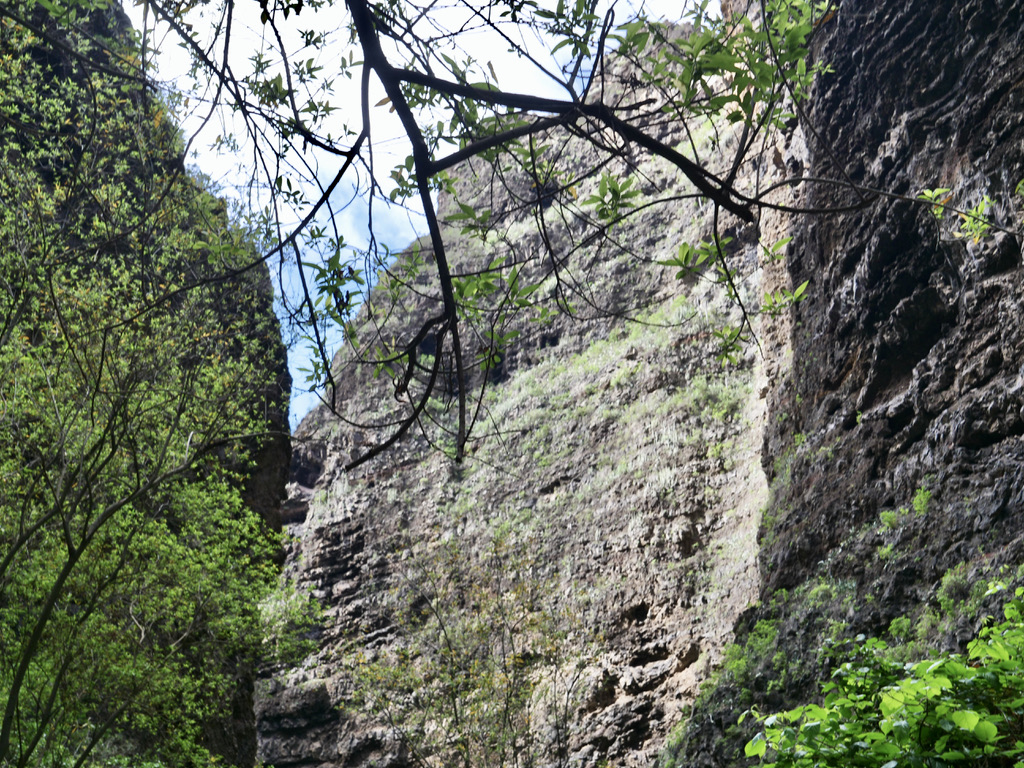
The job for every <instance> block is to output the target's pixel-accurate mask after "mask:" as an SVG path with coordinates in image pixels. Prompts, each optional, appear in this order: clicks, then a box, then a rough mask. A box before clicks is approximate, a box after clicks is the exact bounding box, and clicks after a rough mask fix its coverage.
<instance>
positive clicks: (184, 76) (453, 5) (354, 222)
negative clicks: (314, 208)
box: [125, 0, 717, 429]
mask: <svg viewBox="0 0 1024 768" xmlns="http://www.w3.org/2000/svg"><path fill="white" fill-rule="evenodd" d="M569 1H570V2H571V0H569ZM336 2H337V3H338V5H340V4H341V0H336ZM471 3H472V4H473V5H477V6H480V5H481V4H480V3H479V2H474V1H473V0H471ZM216 5H217V4H215V3H211V4H209V5H207V4H206V3H193V6H195V7H196V8H197V10H195V11H193V13H192V15H191V16H189V17H187V18H188V20H189V21H190V22H191V23H192V25H193V28H194V31H195V33H196V34H197V35H198V38H199V39H204V38H205V37H207V36H209V33H210V29H211V26H212V23H213V21H212V20H211V19H209V18H207V17H206V16H205V13H207V12H208V11H207V10H206V9H208V8H212V7H214V6H216ZM442 5H445V6H447V9H444V8H442ZM484 5H486V4H484ZM551 5H552V7H554V2H552V3H551ZM611 5H613V3H611V2H609V1H608V0H599V6H598V13H599V14H600V15H602V16H603V15H604V14H605V12H606V11H607V10H608V8H609V7H610V6H611ZM614 5H615V13H616V22H619V23H621V22H622V21H624V20H627V19H628V18H629V17H630V16H631V15H632V14H633V13H634V12H635V11H636V9H637V8H638V7H640V6H641V5H642V7H643V10H644V11H645V12H646V13H647V14H648V16H650V17H652V18H656V19H663V20H670V21H675V20H678V18H679V16H680V14H681V9H682V7H683V3H682V2H680V0H645V2H642V3H641V2H639V0H617V2H616V3H614ZM715 5H716V6H717V0H716V2H715ZM465 6H466V3H465V2H464V0H450V2H447V3H436V4H434V6H433V7H432V11H431V15H430V17H428V18H427V19H425V20H424V23H425V24H428V25H435V26H443V27H446V28H449V29H451V28H454V27H455V26H456V25H460V24H461V21H462V20H463V18H464V17H465V14H466V12H465V10H464V8H465ZM460 7H461V10H460ZM125 10H126V11H127V12H128V15H129V17H130V18H131V20H132V23H133V24H134V26H135V28H136V29H144V28H145V29H148V30H150V32H149V33H148V36H147V39H148V42H149V46H150V47H151V48H152V49H154V50H155V54H154V56H153V59H154V63H155V67H156V76H157V79H158V80H159V81H161V82H162V83H163V84H164V86H165V87H166V89H167V90H168V91H169V92H170V91H178V92H180V93H182V94H188V96H187V99H186V98H183V99H182V100H181V101H180V102H179V104H180V106H179V108H178V117H179V120H180V121H181V123H182V128H183V132H184V135H185V137H186V139H187V140H190V142H191V143H190V145H189V148H190V154H191V157H190V158H189V159H188V162H189V164H190V165H191V166H193V167H195V168H197V169H198V170H200V171H201V172H202V173H203V174H205V175H206V176H208V177H209V178H211V179H212V180H213V181H214V182H215V183H216V184H217V185H218V186H219V191H220V194H222V195H223V196H225V197H227V198H229V199H234V200H236V201H238V202H239V203H240V204H241V205H242V207H243V208H244V207H245V206H252V205H265V204H267V202H268V201H269V199H270V196H269V195H268V194H265V193H264V194H262V195H261V194H260V193H259V192H258V191H257V192H256V193H255V196H253V195H252V194H247V193H246V192H244V191H239V187H241V186H244V183H245V181H246V179H248V178H250V176H251V171H247V170H246V168H247V167H248V166H251V165H252V161H253V158H254V146H253V145H252V144H251V143H247V142H244V141H243V142H239V146H238V148H237V150H236V151H225V148H224V146H223V144H221V145H220V146H219V147H218V146H217V139H218V138H219V137H224V136H227V135H228V134H231V133H236V134H241V133H242V131H240V126H239V125H238V124H237V123H236V122H233V120H232V116H231V114H230V113H229V112H228V111H227V110H224V109H220V110H215V111H212V112H211V111H210V110H209V109H206V108H205V105H204V99H203V98H202V94H201V93H197V92H196V91H195V90H194V83H193V81H192V79H191V78H190V77H189V75H188V70H189V66H190V60H189V57H188V54H187V53H185V51H184V50H183V49H182V48H181V47H179V45H178V44H177V38H176V37H175V36H174V35H173V33H171V34H167V33H166V31H165V30H161V29H160V28H159V27H156V28H154V24H153V15H152V14H151V13H150V12H149V11H148V9H147V7H146V5H145V3H144V1H143V0H139V1H138V2H137V3H136V4H134V5H128V6H127V7H126V8H125ZM326 11H327V12H329V13H326V14H325V11H321V12H320V13H321V14H325V17H326V18H331V19H332V21H333V23H335V24H337V22H338V20H339V19H343V18H344V17H343V15H342V14H340V13H339V12H338V9H337V8H336V7H335V8H331V7H329V6H328V7H327V9H326ZM259 12H260V6H259V4H258V2H257V0H243V2H241V3H236V5H235V18H234V23H233V25H232V50H233V51H234V55H233V56H232V58H231V61H230V63H231V66H232V68H233V70H234V72H235V74H236V75H238V76H241V75H242V74H244V73H246V72H248V71H251V68H252V63H251V58H252V57H253V56H254V54H256V53H257V52H258V51H261V50H262V51H267V56H268V58H273V56H272V54H273V46H272V45H271V43H273V42H274V41H273V40H267V39H266V36H267V35H268V30H267V29H266V28H264V26H263V25H262V24H261V23H260V19H259ZM291 19H292V20H293V21H294V22H295V23H294V25H290V24H288V22H283V23H282V24H281V25H280V28H281V30H282V34H283V35H292V36H293V39H291V40H288V39H285V40H284V42H285V46H286V48H288V49H290V50H293V51H299V50H300V49H302V44H301V41H300V40H299V39H298V30H299V29H303V28H309V27H311V26H315V24H316V22H317V21H318V19H313V20H311V18H310V13H309V12H307V13H305V14H300V15H299V16H298V17H296V16H294V15H293V16H291ZM311 22H312V23H311ZM459 41H460V44H461V46H462V48H463V50H464V51H465V52H466V53H467V54H468V55H470V56H472V57H473V58H475V59H477V60H478V61H479V62H481V66H483V63H484V62H486V63H487V67H488V69H489V71H490V72H491V73H492V74H494V75H496V76H497V81H498V84H499V85H500V86H501V87H503V88H505V89H507V90H511V91H518V92H523V93H531V94H535V95H551V96H555V97H557V96H559V95H560V92H559V89H558V86H557V85H556V84H555V83H554V82H553V81H552V80H551V79H549V78H548V77H546V76H544V75H543V73H541V72H539V71H537V70H535V69H531V68H530V67H527V66H524V64H523V62H522V61H521V60H519V59H518V58H517V57H515V56H514V55H513V54H511V53H508V52H507V50H508V45H507V44H505V43H504V42H503V41H501V40H496V39H495V38H494V36H493V35H490V36H489V35H483V34H478V33H475V34H464V35H462V36H461V37H460V38H459ZM521 42H522V44H524V45H525V46H528V47H529V50H530V52H531V54H533V55H534V56H535V57H536V58H538V59H541V58H543V57H545V56H547V58H548V61H551V57H550V54H549V53H548V49H549V48H550V46H551V43H550V41H548V40H543V39H539V38H537V39H530V38H522V39H521ZM347 54H348V48H347V46H345V45H344V44H342V43H331V44H329V45H328V46H327V47H326V48H325V49H323V50H320V51H319V52H317V51H314V50H311V49H306V50H305V51H303V52H302V55H301V57H298V58H300V60H304V59H305V58H306V57H307V56H308V57H309V58H310V60H311V62H312V64H313V65H314V66H323V67H324V69H323V70H321V74H323V75H328V74H329V69H328V67H331V66H334V67H336V66H337V64H336V63H337V61H339V59H340V58H341V57H345V56H347ZM451 54H452V55H453V57H454V58H456V59H458V60H460V61H461V60H462V59H461V57H460V56H458V55H456V54H455V50H454V48H453V49H452V50H451ZM356 58H358V56H357V57H356ZM294 60H295V59H294V58H293V62H294ZM550 68H551V69H557V64H552V65H550ZM334 80H335V95H334V97H333V98H332V102H333V103H334V104H337V105H345V104H351V105H352V109H351V110H347V109H345V108H344V107H342V108H341V109H339V112H340V114H339V115H338V116H337V122H338V124H339V125H340V124H341V123H342V122H345V121H350V122H352V123H353V124H356V123H358V120H359V115H358V112H357V111H356V110H358V104H359V98H358V77H354V78H352V79H351V80H347V79H346V78H343V77H335V78H334ZM377 89H378V91H379V92H378V93H376V94H374V95H373V97H372V103H376V102H377V101H380V100H381V99H382V98H383V91H380V89H379V86H377ZM561 95H564V91H563V92H562V93H561ZM372 113H373V115H372V120H373V138H374V142H373V143H374V152H375V162H376V167H378V168H385V169H390V168H392V167H393V166H394V165H395V164H396V163H398V162H400V161H401V160H403V159H404V158H405V156H406V155H407V154H408V147H407V145H406V143H405V142H404V140H402V139H400V138H397V137H400V136H401V135H402V132H401V125H400V124H399V123H398V121H397V118H396V117H395V116H394V115H393V114H392V113H390V110H389V109H388V108H387V105H379V106H378V107H376V108H375V109H374V110H372ZM333 118H334V116H333V115H332V120H333ZM303 158H304V159H305V160H306V161H307V162H308V163H309V164H310V168H311V169H312V170H313V171H314V172H315V173H316V174H317V175H318V176H320V177H321V178H324V179H327V178H330V177H332V176H333V175H334V173H335V172H336V169H337V167H338V165H339V163H338V161H337V159H336V158H331V157H327V156H324V155H323V154H322V153H321V154H317V152H316V151H315V150H314V151H309V152H306V153H304V154H303ZM278 172H279V173H282V176H284V175H289V176H290V175H291V174H286V173H284V172H280V171H278ZM295 175H296V176H298V174H295ZM380 175H382V176H384V177H385V178H386V177H387V171H385V173H384V174H380ZM298 183H299V182H298V181H297V182H296V184H298ZM307 191H309V192H310V193H311V194H315V190H313V189H307ZM384 191H385V193H386V192H387V191H388V189H387V188H386V187H385V190H384ZM357 196H358V193H357V191H356V190H355V189H354V188H353V186H352V185H351V184H346V183H343V184H342V185H341V186H340V187H339V190H338V191H337V192H336V194H335V196H334V200H333V202H334V203H335V217H334V221H333V222H332V223H333V224H334V225H335V226H336V227H337V228H338V230H339V231H340V232H341V233H343V235H344V238H345V241H346V243H347V244H349V245H351V246H354V247H355V248H358V249H365V248H366V246H367V240H368V220H367V207H366V205H365V203H361V201H360V200H358V199H356V200H354V203H353V204H351V205H344V202H345V201H346V200H348V199H350V198H353V197H357ZM373 211H374V232H375V234H376V236H377V237H378V239H379V240H381V241H383V242H385V243H386V244H387V245H388V246H389V247H391V248H392V249H396V250H397V249H401V248H404V247H405V246H406V245H408V243H410V242H411V241H412V240H413V239H414V238H415V237H417V236H418V235H419V234H421V233H422V231H423V229H424V227H423V221H422V215H421V214H420V213H418V212H417V211H416V210H409V209H405V208H402V207H399V206H391V207H388V206H385V205H383V204H381V203H376V204H375V205H374V209H373ZM275 213H276V215H277V217H278V218H279V219H280V223H281V225H282V227H283V228H284V229H285V230H287V228H288V225H289V224H294V223H295V222H297V221H298V216H300V215H302V214H301V212H296V211H293V210H288V209H286V208H283V207H279V208H278V209H277V210H276V212H275ZM322 223H324V224H326V223H328V222H322ZM283 278H284V290H285V291H286V292H290V293H291V295H292V296H293V297H294V296H295V295H297V291H298V283H299V281H298V271H297V270H296V269H294V268H293V269H291V270H290V271H286V272H285V273H284V274H283ZM286 340H287V339H286ZM335 343H336V340H335ZM310 354H311V353H310V350H309V348H308V346H307V345H305V344H303V343H301V342H295V341H294V340H292V343H291V346H290V350H289V368H290V370H291V373H292V379H293V392H292V403H291V413H290V421H291V426H292V428H293V429H294V428H295V427H296V426H297V424H298V422H299V420H301V418H302V417H303V416H304V415H305V414H306V413H307V412H308V411H309V410H311V409H312V408H313V407H314V406H315V405H316V403H317V400H318V399H317V396H316V394H314V393H311V392H308V391H306V390H307V389H308V386H307V385H306V384H305V380H306V376H307V374H306V373H304V372H303V370H302V369H303V368H308V366H309V359H310Z"/></svg>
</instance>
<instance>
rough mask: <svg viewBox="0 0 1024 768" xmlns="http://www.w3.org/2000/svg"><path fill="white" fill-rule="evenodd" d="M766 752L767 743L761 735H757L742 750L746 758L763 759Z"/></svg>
mask: <svg viewBox="0 0 1024 768" xmlns="http://www.w3.org/2000/svg"><path fill="white" fill-rule="evenodd" d="M767 751H768V741H767V740H766V739H765V735H764V734H763V733H758V734H756V735H755V736H754V738H752V739H751V740H750V741H748V742H747V745H746V746H745V747H744V748H743V753H744V754H745V755H746V756H747V757H763V756H764V754H765V752H767Z"/></svg>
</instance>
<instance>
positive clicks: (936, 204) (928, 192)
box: [917, 187, 953, 219]
mask: <svg viewBox="0 0 1024 768" xmlns="http://www.w3.org/2000/svg"><path fill="white" fill-rule="evenodd" d="M950 191H951V190H950V188H949V187H936V188H935V189H922V190H921V191H920V192H919V193H918V195H917V197H918V199H920V200H924V201H926V202H928V203H931V204H932V207H931V211H932V216H934V217H935V218H936V219H942V218H943V217H944V216H945V215H946V205H947V204H948V203H949V201H950V200H952V199H953V195H951V194H950Z"/></svg>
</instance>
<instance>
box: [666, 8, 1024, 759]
mask: <svg viewBox="0 0 1024 768" xmlns="http://www.w3.org/2000/svg"><path fill="white" fill-rule="evenodd" d="M814 50H815V55H816V56H818V57H820V58H821V59H822V60H824V61H827V62H828V63H829V64H830V65H831V67H832V68H833V69H834V72H832V73H831V74H829V75H827V76H825V77H823V78H822V79H821V80H820V81H819V83H818V85H817V87H816V92H815V95H814V98H813V99H812V101H811V104H810V107H809V109H808V110H807V123H808V125H810V126H813V132H812V131H806V134H807V136H808V138H807V144H808V147H809V151H808V157H807V160H806V162H807V164H806V166H805V167H804V168H802V169H801V172H802V173H803V174H804V175H806V176H808V177H815V178H833V179H837V180H838V183H835V184H815V185H807V186H806V197H805V201H806V203H807V204H808V205H809V206H811V207H822V208H842V207H843V206H850V209H849V210H845V211H843V212H841V213H838V214H833V215H828V216H807V217H803V218H799V219H795V220H794V222H793V225H792V226H793V229H792V230H791V231H792V233H793V234H794V240H793V242H792V243H791V244H790V248H789V260H788V264H789V269H790V272H791V275H792V279H793V280H794V281H798V282H802V281H803V280H810V281H811V285H812V297H811V298H810V299H809V300H808V301H807V302H805V303H803V304H801V305H799V306H798V308H797V310H796V313H795V317H794V322H793V332H792V340H791V343H792V354H793V358H792V360H793V364H792V366H791V367H790V369H789V371H788V375H786V376H784V377H782V378H781V379H780V385H779V386H778V388H777V389H775V390H774V391H773V392H772V395H771V406H770V415H769V418H768V422H767V423H768V430H767V434H766V440H765V450H764V465H765V469H766V472H767V473H768V475H769V477H770V479H771V480H772V484H773V499H772V503H771V505H770V506H769V508H768V509H767V511H766V514H765V522H764V525H763V526H762V530H761V533H760V544H761V554H760V562H761V572H762V575H763V581H762V585H761V594H760V598H761V603H760V607H759V608H758V609H756V610H752V611H751V612H749V613H748V614H747V615H746V616H745V617H744V621H743V622H742V623H741V626H740V636H741V639H743V638H748V637H753V636H754V635H756V634H758V633H760V637H762V638H764V637H769V638H770V639H771V642H770V643H768V645H767V648H766V649H765V650H764V651H763V654H764V655H763V656H762V657H760V658H756V659H752V661H751V665H752V667H753V671H751V672H750V673H749V674H748V675H746V676H745V677H743V676H740V675H728V674H727V675H726V676H725V679H724V682H723V684H722V685H721V686H720V690H719V692H718V694H717V695H716V696H715V697H713V701H712V702H711V703H710V704H708V705H707V706H706V707H704V708H703V709H702V710H701V711H700V712H699V713H698V716H699V717H701V718H702V719H703V722H704V723H705V724H711V725H712V727H705V728H704V729H703V730H702V731H698V730H697V729H693V731H692V732H691V733H690V734H689V737H688V739H689V744H688V747H687V749H686V750H685V751H684V750H683V749H682V747H680V750H679V752H678V755H679V760H680V761H681V762H679V763H677V764H686V765H734V764H737V763H738V759H737V755H738V754H741V752H739V751H738V750H741V748H742V744H743V740H744V738H745V737H746V736H747V735H749V734H745V733H744V732H743V731H741V730H739V729H737V728H736V727H735V724H736V716H737V715H738V713H739V712H740V711H742V710H743V709H744V708H745V707H746V706H748V705H749V704H750V703H751V702H752V701H757V702H759V703H760V704H761V705H762V706H763V707H767V708H771V709H774V708H782V707H785V706H792V705H794V704H795V703H798V702H803V701H806V700H808V698H809V697H810V696H812V695H813V691H814V683H815V682H816V680H818V679H819V678H820V677H821V675H823V674H825V673H826V672H827V670H826V669H823V668H822V667H820V666H819V662H818V660H817V657H816V652H817V649H818V647H819V646H820V645H821V644H822V642H823V640H824V639H825V638H827V637H850V636H853V635H855V634H857V633H865V634H868V635H878V636H886V637H887V638H888V639H890V640H892V641H893V642H894V643H900V642H916V643H917V646H915V647H916V648H917V649H918V650H917V651H916V652H921V653H923V652H924V649H925V648H927V647H939V648H943V649H949V650H952V649H957V650H961V649H962V648H963V645H964V643H965V642H966V641H967V640H968V639H969V638H971V637H972V636H973V635H974V633H975V632H976V630H977V628H978V626H979V622H980V620H981V616H982V615H984V613H985V610H984V609H983V608H984V604H983V602H982V600H981V598H980V592H981V591H983V589H982V590H978V588H977V587H976V586H975V585H976V584H981V585H983V584H984V582H985V580H986V579H988V578H992V577H995V576H997V575H998V576H1001V577H1002V578H1004V579H1008V580H1010V581H1013V580H1014V579H1019V578H1020V573H1019V571H1018V566H1019V564H1020V563H1021V562H1024V517H1022V515H1021V510H1022V508H1024V470H1022V467H1024V464H1022V459H1024V442H1022V435H1024V421H1022V415H1021V408H1022V405H1024V399H1022V398H1024V393H1022V380H1021V375H1022V374H1021V371H1022V365H1024V330H1022V328H1024V326H1022V325H1021V323H1020V319H1019V318H1020V313H1021V304H1022V301H1024V281H1022V272H1021V235H1020V233H1021V229H1022V209H1024V198H1021V197H1020V196H1019V194H1015V192H1014V190H1015V187H1016V185H1017V184H1018V183H1019V182H1020V180H1021V179H1022V178H1024V87H1022V85H1021V84H1022V82H1024V80H1022V77H1024V3H1021V2H1019V1H1016V0H1003V1H1001V2H987V1H984V2H983V1H980V0H979V1H974V2H939V3H924V2H903V3H889V2H883V1H882V0H871V1H869V2H855V3H850V2H847V3H843V4H842V6H841V7H840V8H839V9H838V11H837V13H836V15H835V16H834V17H833V18H832V19H831V20H830V21H828V22H827V23H824V24H822V26H821V28H820V31H819V33H818V39H817V41H816V44H815V48H814ZM812 133H813V136H812ZM844 182H845V183H844ZM936 188H948V189H949V190H950V191H949V192H948V193H943V195H942V198H943V199H945V198H947V196H948V201H947V202H948V204H949V205H952V206H954V207H955V208H957V209H959V210H960V211H963V212H967V211H970V210H971V209H973V208H975V206H976V205H978V203H979V202H981V201H982V199H983V197H984V196H985V195H988V196H989V197H990V198H991V200H992V201H993V205H992V208H991V210H990V211H989V212H988V214H987V215H986V218H987V220H988V221H989V222H990V223H991V224H992V227H991V229H990V230H989V231H988V232H987V233H986V234H985V235H984V236H982V237H980V238H979V239H978V240H974V238H973V237H971V236H970V234H969V233H965V232H964V231H962V229H961V228H962V225H963V224H964V222H965V221H966V219H964V218H963V217H962V216H959V215H957V214H956V213H954V212H946V213H945V215H944V216H943V217H942V218H941V219H937V218H936V217H935V216H934V215H933V214H932V212H931V211H930V210H929V208H928V207H927V206H922V205H921V204H920V203H919V202H915V201H914V198H916V197H917V196H918V194H919V193H920V192H921V191H922V190H926V189H927V190H931V189H936ZM870 190H879V191H881V194H879V195H877V196H876V195H875V194H874V193H873V192H871V191H870ZM940 601H941V602H940ZM988 607H989V608H992V607H994V603H989V604H988ZM898 617H906V618H908V619H909V620H910V622H911V624H910V626H911V628H912V629H911V631H910V633H909V636H899V635H893V636H890V635H889V628H890V624H891V622H892V621H893V620H894V619H896V618H898ZM752 647H753V646H752V644H750V643H748V648H752ZM776 654H780V656H778V657H776V658H779V659H783V661H782V662H781V663H775V662H773V661H772V658H773V657H775V655H776ZM773 679H775V680H782V681H783V683H782V684H781V685H773V684H772V680H773ZM723 737H724V738H723ZM680 743H682V741H681V742H680Z"/></svg>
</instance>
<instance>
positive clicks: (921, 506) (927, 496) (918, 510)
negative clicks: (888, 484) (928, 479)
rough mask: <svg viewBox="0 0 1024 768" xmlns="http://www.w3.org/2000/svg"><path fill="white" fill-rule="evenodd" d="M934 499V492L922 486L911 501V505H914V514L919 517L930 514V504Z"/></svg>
mask: <svg viewBox="0 0 1024 768" xmlns="http://www.w3.org/2000/svg"><path fill="white" fill-rule="evenodd" d="M931 500H932V492H931V491H929V490H928V489H927V488H926V487H925V486H923V485H922V486H921V487H920V488H918V489H917V491H916V492H915V493H914V498H913V500H912V501H911V502H910V503H911V506H913V507H914V514H915V515H917V516H918V517H924V516H925V515H927V514H928V505H929V504H930V503H931Z"/></svg>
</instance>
